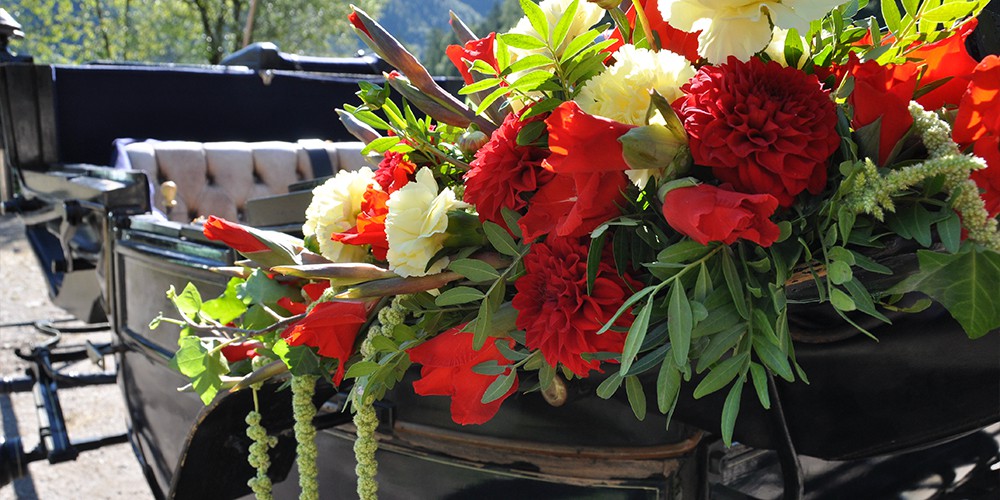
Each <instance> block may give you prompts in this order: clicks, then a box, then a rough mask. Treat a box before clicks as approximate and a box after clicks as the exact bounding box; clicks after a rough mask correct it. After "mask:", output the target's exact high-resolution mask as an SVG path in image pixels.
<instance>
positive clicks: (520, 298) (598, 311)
mask: <svg viewBox="0 0 1000 500" xmlns="http://www.w3.org/2000/svg"><path fill="white" fill-rule="evenodd" d="M587 252H588V245H587V244H584V243H583V242H581V241H580V240H579V239H576V238H556V237H552V236H549V237H548V238H547V239H546V240H545V242H544V243H535V244H533V245H532V246H531V250H530V251H529V252H528V255H526V256H525V257H524V266H525V270H526V272H525V274H524V276H521V277H520V278H518V280H517V281H515V282H514V286H515V288H517V294H516V295H514V300H513V305H514V308H515V309H517V311H518V315H517V321H516V325H517V327H518V328H519V329H521V330H524V332H525V344H526V345H527V347H528V348H530V349H532V350H534V349H537V350H540V351H541V352H542V355H543V356H544V357H545V360H546V361H547V362H548V363H549V364H551V365H552V366H555V365H556V364H557V363H562V365H563V366H565V367H566V368H568V369H570V370H571V371H572V372H573V373H575V374H577V375H579V376H581V377H583V376H586V375H587V373H589V372H590V371H591V370H596V369H599V368H600V362H599V361H597V360H590V361H587V360H584V359H583V358H582V357H581V355H582V354H583V353H596V352H612V353H620V352H622V348H623V347H624V346H625V332H624V331H615V330H608V331H606V332H604V333H602V334H600V335H598V334H597V331H598V330H600V329H601V327H602V326H603V325H604V323H606V322H607V321H608V320H610V319H611V316H612V315H613V314H614V313H615V312H616V311H617V310H618V308H619V307H621V305H622V304H623V303H624V302H625V299H626V298H628V297H629V296H630V295H631V294H632V292H631V290H630V285H631V288H637V287H638V286H637V285H638V284H637V283H634V282H631V281H629V282H626V281H625V279H623V278H622V277H621V276H619V275H618V273H617V271H615V268H614V264H612V263H610V262H609V260H610V253H607V254H606V256H605V257H606V258H605V259H603V260H602V261H601V263H600V264H599V267H598V269H597V277H596V279H595V280H594V288H593V291H592V292H591V293H589V294H588V293H587ZM631 322H632V316H631V314H630V313H629V312H626V313H624V314H622V315H621V316H620V317H619V319H618V321H617V322H616V325H617V326H621V327H622V328H623V329H627V328H628V326H629V325H630V324H631Z"/></svg>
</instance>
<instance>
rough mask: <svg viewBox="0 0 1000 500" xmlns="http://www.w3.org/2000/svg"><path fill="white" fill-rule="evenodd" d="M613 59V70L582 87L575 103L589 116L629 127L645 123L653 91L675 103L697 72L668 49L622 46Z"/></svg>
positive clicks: (594, 78)
mask: <svg viewBox="0 0 1000 500" xmlns="http://www.w3.org/2000/svg"><path fill="white" fill-rule="evenodd" d="M614 57H615V63H614V64H613V65H611V67H609V68H608V69H607V70H606V71H604V72H603V73H601V74H599V75H597V76H595V77H593V78H591V79H590V80H589V81H587V83H585V84H584V85H583V88H582V89H580V93H579V95H577V97H576V102H577V104H579V105H580V109H582V110H584V111H586V112H587V113H589V114H592V115H597V116H603V117H605V118H610V119H612V120H615V121H618V122H621V123H627V124H629V125H645V124H646V112H647V110H648V109H649V92H650V91H651V90H656V91H657V92H658V93H659V94H660V95H662V96H663V97H664V98H666V99H667V102H673V101H674V100H676V99H677V98H678V97H680V96H681V91H680V87H681V85H684V84H685V83H687V81H688V80H690V79H691V77H693V76H694V73H695V71H694V67H693V66H691V63H689V62H688V61H687V59H685V58H684V56H680V55H678V54H675V53H673V52H670V51H668V50H661V51H659V52H653V51H651V50H649V49H639V48H636V47H635V46H634V45H623V46H622V47H621V48H620V49H618V52H615V55H614Z"/></svg>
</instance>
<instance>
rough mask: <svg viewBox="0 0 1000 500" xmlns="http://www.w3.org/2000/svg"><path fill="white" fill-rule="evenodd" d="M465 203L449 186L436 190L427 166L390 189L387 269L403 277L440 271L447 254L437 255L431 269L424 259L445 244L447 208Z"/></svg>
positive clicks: (386, 229)
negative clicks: (413, 179) (443, 255)
mask: <svg viewBox="0 0 1000 500" xmlns="http://www.w3.org/2000/svg"><path fill="white" fill-rule="evenodd" d="M467 206H469V205H468V204H466V203H464V202H461V201H459V200H458V199H457V198H456V197H455V192H454V191H452V190H451V188H445V189H443V190H442V191H441V192H440V193H439V192H438V185H437V181H435V180H434V174H433V173H432V172H431V170H430V169H429V168H427V167H424V168H421V169H420V171H418V172H417V178H416V180H415V181H413V182H410V183H408V184H407V185H405V186H403V187H402V188H400V189H399V190H398V191H396V192H394V193H392V194H391V195H390V196H389V201H387V202H386V207H388V209H389V214H388V215H386V217H385V236H386V240H388V242H389V251H388V252H387V253H386V260H388V261H389V269H391V270H392V271H394V272H396V274H399V275H400V276H404V277H405V276H424V275H427V274H434V273H439V272H441V271H442V270H443V269H444V268H445V266H447V265H448V259H447V258H442V259H438V260H437V261H436V262H434V265H432V266H431V267H430V269H427V263H428V262H430V260H431V258H432V257H434V255H435V254H437V253H438V252H439V251H440V250H441V249H442V248H443V247H444V240H445V238H447V236H448V235H447V234H445V231H447V230H448V212H450V211H452V210H455V209H461V208H465V207H467Z"/></svg>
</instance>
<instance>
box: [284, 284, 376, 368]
mask: <svg viewBox="0 0 1000 500" xmlns="http://www.w3.org/2000/svg"><path fill="white" fill-rule="evenodd" d="M367 316H368V314H367V307H366V306H365V303H364V302H352V301H337V302H321V303H319V304H316V306H315V307H313V309H312V311H309V314H307V315H306V317H305V318H303V319H302V320H301V321H298V322H297V323H295V324H294V325H293V326H292V327H290V328H289V329H287V330H285V332H284V333H283V334H282V337H284V338H285V341H286V342H288V345H291V346H298V345H303V344H305V345H308V346H312V347H317V348H319V349H318V352H319V355H320V356H323V357H325V358H330V359H336V360H338V361H340V363H338V364H337V371H336V373H335V374H334V376H333V382H334V383H335V384H339V383H340V381H341V380H343V378H344V364H345V363H346V362H347V359H348V358H350V357H351V354H352V353H353V351H354V339H355V337H357V336H358V330H360V329H361V326H362V325H364V323H365V321H367Z"/></svg>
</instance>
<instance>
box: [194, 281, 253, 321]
mask: <svg viewBox="0 0 1000 500" xmlns="http://www.w3.org/2000/svg"><path fill="white" fill-rule="evenodd" d="M240 283H243V280H242V279H240V278H232V279H230V280H229V283H228V284H226V291H225V292H223V293H222V295H220V296H218V297H217V298H214V299H212V300H209V301H206V302H205V303H204V304H202V305H201V313H202V314H206V315H208V316H210V317H211V318H213V319H215V320H216V321H218V322H219V323H222V324H223V325H226V324H229V322H231V321H233V320H234V319H236V318H238V317H240V316H241V315H242V314H243V313H245V312H246V310H247V306H246V304H244V303H243V301H242V300H240V299H239V298H238V296H237V295H238V291H237V288H238V287H237V285H239V284H240Z"/></svg>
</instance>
